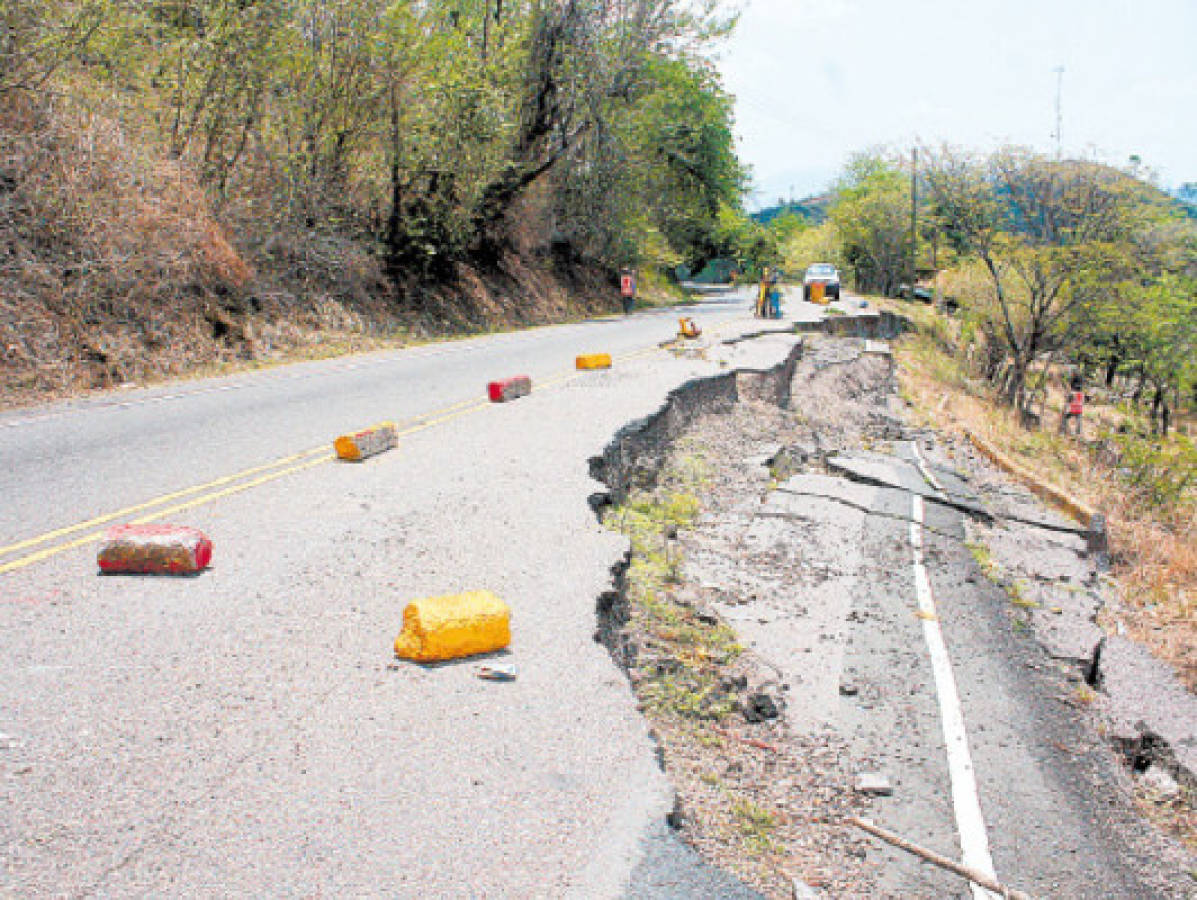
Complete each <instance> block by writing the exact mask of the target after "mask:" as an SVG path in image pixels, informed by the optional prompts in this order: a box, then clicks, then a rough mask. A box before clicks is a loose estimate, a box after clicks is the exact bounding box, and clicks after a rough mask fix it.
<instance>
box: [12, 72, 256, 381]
mask: <svg viewBox="0 0 1197 900" xmlns="http://www.w3.org/2000/svg"><path fill="white" fill-rule="evenodd" d="M0 184H2V188H0V190H2V194H0V297H2V298H3V299H2V301H0V302H3V304H4V309H3V313H4V314H3V316H0V345H2V346H3V350H4V354H3V368H2V369H0V383H2V384H3V388H4V393H5V395H6V398H7V399H10V400H11V399H13V397H14V395H22V394H23V395H33V394H45V393H58V392H63V391H68V390H71V389H73V388H79V387H91V386H100V385H109V384H112V383H116V382H121V381H127V380H133V379H142V378H146V377H149V376H152V375H154V374H158V373H161V372H170V371H179V370H181V369H182V368H183V367H186V366H188V365H190V364H194V363H196V362H198V361H201V360H209V359H213V358H215V357H217V356H219V355H220V353H221V352H222V351H225V350H227V346H222V342H221V341H220V340H219V338H220V334H218V332H220V331H221V328H222V327H227V326H221V325H218V324H215V323H214V321H213V316H215V315H216V313H215V312H214V310H215V309H216V308H218V307H219V305H220V304H221V303H222V302H224V301H225V300H226V299H227V298H236V297H238V296H240V295H241V294H243V292H244V291H245V290H246V288H247V286H248V285H249V284H250V282H251V281H252V279H253V270H252V268H251V267H250V265H249V264H248V263H247V262H246V261H245V260H244V258H243V257H242V256H241V255H240V254H239V253H238V252H237V250H236V249H235V248H234V247H233V246H232V244H231V243H230V241H229V239H228V237H227V236H226V234H225V232H224V230H223V229H222V228H221V226H220V224H219V223H218V222H216V221H215V219H214V218H213V217H212V215H211V212H210V210H209V208H208V204H207V202H206V200H205V198H204V195H203V193H202V191H201V190H200V189H199V188H198V186H197V185H196V183H195V181H194V179H192V178H191V177H190V176H189V173H188V171H187V169H186V168H185V167H184V166H183V165H180V164H177V163H171V162H168V161H166V160H165V159H163V158H162V157H161V156H159V155H156V154H155V153H153V152H152V151H150V150H148V149H147V148H145V147H143V146H139V145H138V144H137V143H136V142H134V141H132V140H130V139H129V138H128V136H127V135H126V133H125V132H124V130H123V129H122V128H121V127H120V126H119V125H118V124H117V123H116V122H115V121H114V120H112V119H110V118H107V117H105V116H103V115H100V114H97V113H95V112H91V111H88V110H86V109H84V108H83V107H81V106H79V105H76V104H73V103H71V102H70V101H69V100H68V99H64V98H61V97H58V98H55V99H52V100H45V101H38V100H35V99H34V98H31V97H27V96H22V95H16V96H15V97H14V98H13V102H12V103H10V104H8V105H6V107H5V108H4V109H3V110H0Z"/></svg>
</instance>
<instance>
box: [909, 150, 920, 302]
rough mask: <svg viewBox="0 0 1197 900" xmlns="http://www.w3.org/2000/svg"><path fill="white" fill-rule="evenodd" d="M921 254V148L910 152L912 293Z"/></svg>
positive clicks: (917, 274)
mask: <svg viewBox="0 0 1197 900" xmlns="http://www.w3.org/2000/svg"><path fill="white" fill-rule="evenodd" d="M918 252H919V148H918V147H915V148H913V149H912V150H911V151H910V293H911V296H913V295H914V286H915V283H916V282H917V281H918V277H919V270H918Z"/></svg>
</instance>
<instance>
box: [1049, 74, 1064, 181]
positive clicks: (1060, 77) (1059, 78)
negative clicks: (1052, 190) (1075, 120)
mask: <svg viewBox="0 0 1197 900" xmlns="http://www.w3.org/2000/svg"><path fill="white" fill-rule="evenodd" d="M1052 71H1053V72H1055V73H1056V133H1055V138H1056V162H1059V161H1060V143H1061V140H1062V132H1061V122H1062V115H1061V112H1060V98H1061V94H1062V93H1063V87H1064V67H1063V66H1056V67H1055V68H1054V69H1052Z"/></svg>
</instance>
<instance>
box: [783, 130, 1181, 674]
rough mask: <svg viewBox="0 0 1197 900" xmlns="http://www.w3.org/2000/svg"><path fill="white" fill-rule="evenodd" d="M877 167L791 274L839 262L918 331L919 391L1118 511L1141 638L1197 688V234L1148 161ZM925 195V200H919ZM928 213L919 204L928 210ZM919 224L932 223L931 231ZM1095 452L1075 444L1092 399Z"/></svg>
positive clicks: (912, 382) (837, 200)
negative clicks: (1072, 414) (1076, 404)
mask: <svg viewBox="0 0 1197 900" xmlns="http://www.w3.org/2000/svg"><path fill="white" fill-rule="evenodd" d="M913 163H914V160H912V158H911V156H910V155H904V154H892V153H886V152H883V151H874V152H870V153H866V154H862V155H861V156H860V157H859V158H857V159H855V160H853V161H852V162H851V164H850V165H849V166H848V167H847V169H846V171H845V173H844V174H843V176H842V177H841V178H840V180H839V181H838V182H837V185H836V188H835V190H834V191H833V193H832V196H831V198H830V201H829V204H828V219H827V221H826V222H825V223H824V224H822V225H819V226H816V227H811V228H807V229H804V230H802V231H800V232H798V233H797V234H795V235H792V236H791V238H790V240H789V241H788V243H787V244H786V246H785V248H784V252H785V256H786V260H787V263H786V264H787V267H789V268H791V269H793V270H795V271H797V270H800V269H801V268H803V267H804V266H805V265H807V264H809V263H810V262H814V261H831V262H834V263H836V264H838V265H839V266H841V268H842V269H843V271H844V274H845V277H846V279H848V280H849V281H850V282H851V283H852V284H854V286H855V288H856V289H857V290H858V291H860V292H862V293H868V294H872V295H880V297H891V298H894V297H899V296H903V297H906V298H911V297H913V296H914V293H915V288H919V293H920V294H921V295H923V296H924V297H925V298H926V299H927V300H929V301H934V304H933V305H930V304H929V305H923V304H920V303H901V304H898V303H894V302H893V301H885V300H883V299H880V298H879V302H881V303H883V304H884V303H886V302H890V303H891V304H892V308H893V309H894V310H895V311H899V312H902V313H903V314H905V315H907V316H910V317H912V318H913V319H914V320H915V322H916V324H917V325H918V328H919V330H918V333H917V334H915V335H912V336H910V337H908V338H907V339H905V340H904V341H903V343H902V346H901V347H900V348H899V358H900V361H901V377H902V383H903V389H904V391H905V393H906V395H907V398H908V399H910V400H911V401H912V402H914V403H915V405H916V406H917V407H918V408H919V410H920V411H921V412H922V414H923V415H924V416H925V417H926V418H927V419H928V420H929V421H931V422H932V423H934V424H936V425H937V426H939V427H942V428H946V429H949V430H951V429H956V430H960V429H963V428H967V429H971V430H973V431H975V432H977V433H979V434H980V435H981V436H982V437H984V438H986V439H988V440H989V441H990V442H991V443H993V444H995V445H996V446H998V447H999V448H1000V449H1002V450H1003V451H1004V452H1006V453H1007V454H1008V455H1009V456H1011V457H1012V458H1013V459H1015V460H1017V461H1020V462H1021V463H1023V464H1024V465H1025V466H1026V467H1027V468H1029V469H1030V470H1032V471H1035V472H1037V473H1040V474H1041V475H1042V476H1044V477H1045V478H1047V479H1048V480H1050V481H1052V482H1053V483H1055V484H1056V485H1058V486H1060V487H1063V488H1065V489H1066V490H1067V491H1068V492H1069V493H1071V494H1073V495H1074V496H1077V497H1079V498H1081V499H1082V500H1084V501H1085V502H1086V503H1087V504H1089V505H1090V506H1092V507H1094V508H1096V509H1098V510H1100V511H1101V512H1103V513H1104V514H1105V515H1106V516H1107V517H1108V521H1109V525H1110V534H1111V541H1112V551H1113V554H1112V555H1113V562H1114V571H1115V574H1116V575H1117V578H1118V583H1119V585H1120V590H1121V594H1122V599H1123V601H1124V602H1125V604H1126V606H1127V608H1128V609H1131V610H1134V612H1135V614H1134V616H1133V617H1132V618H1133V621H1130V622H1127V623H1126V625H1127V627H1128V628H1130V629H1131V631H1132V632H1133V633H1134V634H1135V636H1136V637H1137V638H1139V639H1140V640H1142V641H1143V642H1145V643H1146V644H1147V645H1148V646H1150V647H1151V648H1152V649H1153V651H1155V652H1156V653H1157V654H1158V655H1160V656H1161V657H1163V658H1165V659H1167V660H1168V661H1170V662H1171V663H1172V664H1173V665H1174V666H1175V667H1176V669H1177V671H1178V672H1179V673H1180V675H1181V677H1182V678H1183V679H1184V681H1185V682H1186V683H1187V684H1188V686H1189V687H1190V689H1194V690H1197V524H1195V522H1197V445H1195V444H1194V441H1193V430H1194V425H1195V424H1197V221H1195V220H1194V219H1193V217H1192V215H1191V210H1190V208H1189V207H1187V206H1186V205H1185V204H1183V203H1181V202H1179V201H1178V200H1176V199H1175V198H1173V197H1171V196H1169V195H1168V194H1166V193H1165V192H1164V191H1162V190H1161V189H1159V188H1158V187H1157V186H1156V185H1155V184H1154V182H1153V180H1152V177H1151V174H1150V172H1148V171H1146V170H1145V169H1144V168H1143V167H1142V165H1141V163H1140V162H1139V161H1138V160H1132V161H1131V163H1130V164H1129V165H1128V166H1126V167H1125V168H1121V169H1119V168H1114V167H1111V166H1106V165H1102V164H1100V163H1096V162H1093V161H1090V160H1067V159H1065V160H1056V159H1053V158H1048V157H1045V156H1043V155H1041V154H1037V153H1034V152H1032V151H1029V150H1025V149H1022V148H1016V147H1007V148H1003V149H1000V150H998V151H995V152H993V153H991V154H988V155H979V154H972V153H967V152H963V151H959V150H956V149H952V148H942V149H938V150H929V149H926V148H922V149H921V150H920V152H919V155H918V170H917V173H918V177H917V180H914V181H912V178H911V171H912V164H913ZM916 192H917V193H916ZM912 197H913V198H915V199H914V200H912ZM912 212H913V213H914V217H913V219H912ZM1074 380H1079V383H1080V384H1081V392H1082V393H1083V395H1084V406H1083V410H1084V411H1083V417H1082V428H1081V434H1080V436H1076V435H1075V434H1074V433H1073V432H1072V430H1070V431H1069V432H1068V433H1065V432H1064V431H1063V426H1064V425H1065V424H1069V425H1074V424H1075V423H1074V422H1072V421H1068V422H1067V423H1066V419H1065V413H1066V412H1067V410H1068V407H1069V403H1070V400H1071V395H1072V393H1073V391H1072V385H1073V383H1074Z"/></svg>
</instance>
